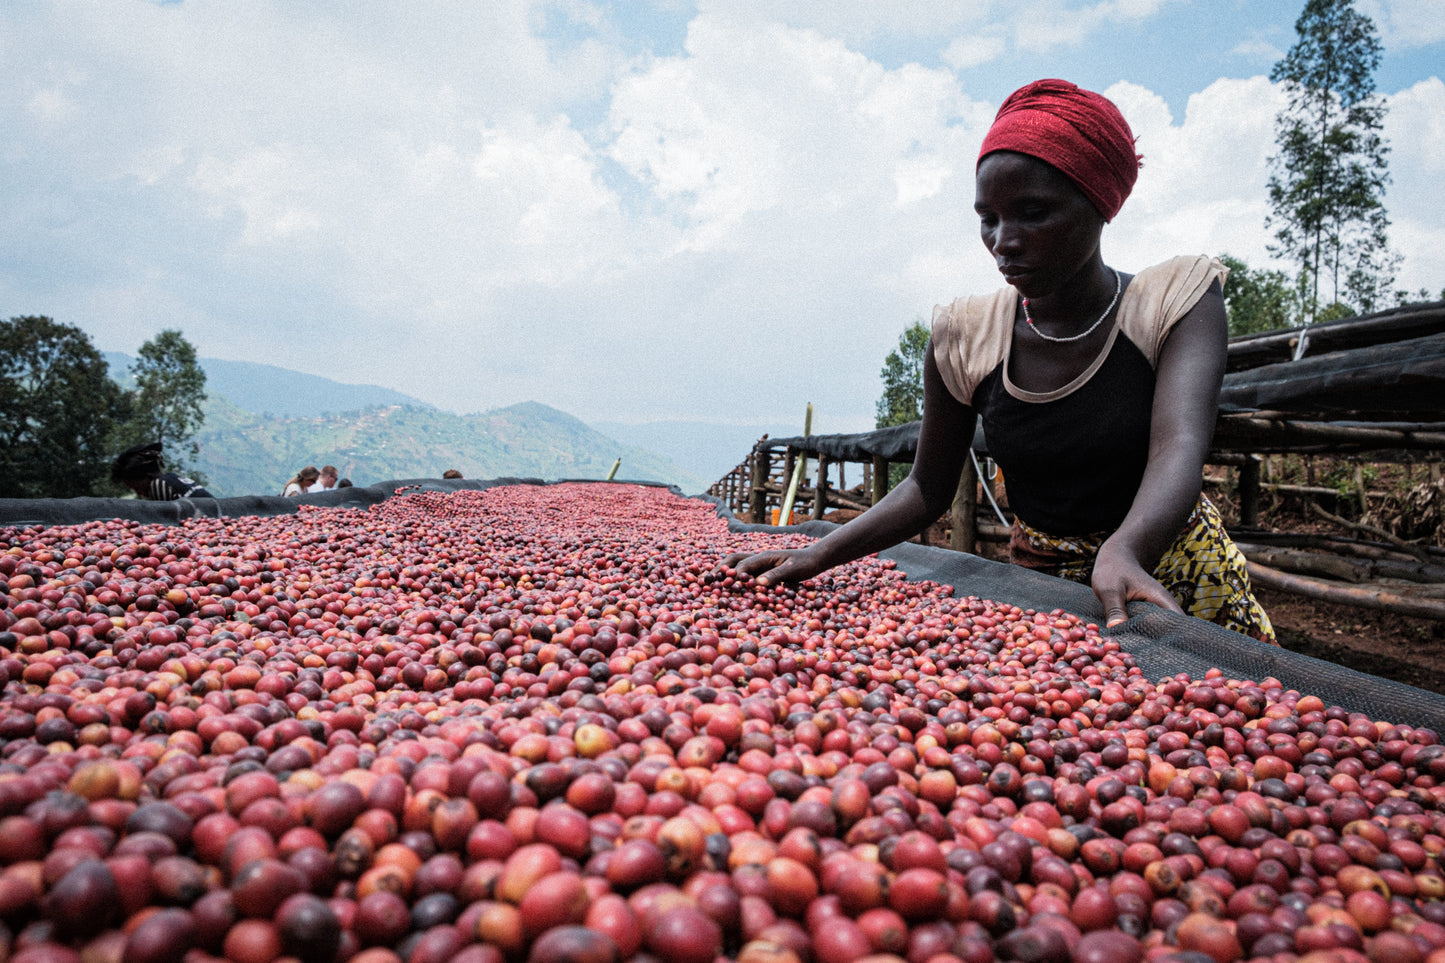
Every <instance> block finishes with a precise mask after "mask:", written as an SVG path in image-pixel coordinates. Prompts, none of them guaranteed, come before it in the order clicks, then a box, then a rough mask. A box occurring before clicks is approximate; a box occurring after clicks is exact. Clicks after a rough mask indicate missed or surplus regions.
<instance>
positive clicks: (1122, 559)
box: [1092, 539, 1184, 627]
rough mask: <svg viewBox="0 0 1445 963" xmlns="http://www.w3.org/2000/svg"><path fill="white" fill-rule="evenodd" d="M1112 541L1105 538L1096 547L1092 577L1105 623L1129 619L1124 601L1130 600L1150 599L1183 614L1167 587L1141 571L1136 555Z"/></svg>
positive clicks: (1141, 600) (1107, 624) (1116, 623)
mask: <svg viewBox="0 0 1445 963" xmlns="http://www.w3.org/2000/svg"><path fill="white" fill-rule="evenodd" d="M1112 541H1113V540H1112V539H1111V540H1109V541H1106V542H1104V544H1103V546H1102V547H1101V548H1100V549H1099V555H1098V557H1097V558H1096V559H1095V560H1094V577H1093V579H1092V583H1093V588H1094V594H1095V595H1097V596H1098V597H1099V601H1100V602H1102V603H1103V605H1104V625H1105V626H1106V627H1111V626H1115V625H1118V624H1119V623H1121V622H1126V621H1128V619H1129V613H1128V611H1126V610H1125V604H1126V603H1129V602H1153V603H1154V604H1155V605H1157V606H1159V607H1161V608H1165V609H1168V610H1169V611H1171V612H1178V613H1179V614H1180V615H1183V614H1184V609H1183V608H1181V607H1180V605H1179V602H1178V600H1177V599H1175V598H1174V596H1172V595H1170V594H1169V590H1168V589H1166V588H1165V587H1164V586H1163V585H1161V584H1160V583H1159V581H1158V580H1157V579H1155V578H1154V576H1152V575H1150V574H1149V573H1148V572H1146V571H1144V567H1143V566H1141V565H1140V564H1139V560H1138V559H1136V558H1135V557H1134V556H1133V555H1131V554H1130V553H1129V552H1128V551H1127V550H1126V549H1124V548H1122V547H1117V546H1115V545H1113V544H1111V543H1112Z"/></svg>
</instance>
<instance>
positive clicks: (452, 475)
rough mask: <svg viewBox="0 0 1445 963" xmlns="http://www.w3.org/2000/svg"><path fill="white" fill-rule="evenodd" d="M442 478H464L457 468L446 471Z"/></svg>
mask: <svg viewBox="0 0 1445 963" xmlns="http://www.w3.org/2000/svg"><path fill="white" fill-rule="evenodd" d="M442 477H443V478H461V477H462V473H461V472H459V471H457V470H456V469H455V468H448V469H447V470H446V471H444V472H442Z"/></svg>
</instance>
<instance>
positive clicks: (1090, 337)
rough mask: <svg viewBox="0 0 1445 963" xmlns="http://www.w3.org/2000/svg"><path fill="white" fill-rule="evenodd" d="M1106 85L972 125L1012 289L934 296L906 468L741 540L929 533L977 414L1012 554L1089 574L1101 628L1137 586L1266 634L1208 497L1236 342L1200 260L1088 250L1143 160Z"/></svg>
mask: <svg viewBox="0 0 1445 963" xmlns="http://www.w3.org/2000/svg"><path fill="white" fill-rule="evenodd" d="M1138 170H1139V157H1138V155H1137V154H1136V153H1135V151H1134V137H1133V134H1132V132H1131V131H1130V130H1129V125H1128V123H1127V122H1126V121H1125V120H1124V118H1123V116H1122V115H1121V114H1120V113H1119V111H1118V108H1117V107H1115V106H1114V104H1113V103H1111V102H1110V101H1109V100H1107V99H1106V98H1104V97H1102V96H1100V95H1099V94H1095V93H1092V92H1090V91H1086V90H1082V89H1080V88H1079V87H1076V86H1075V85H1073V84H1070V83H1068V82H1066V81H1062V80H1041V81H1038V82H1036V83H1033V84H1029V85H1028V86H1026V87H1023V88H1021V89H1020V90H1017V91H1015V92H1014V93H1013V94H1011V95H1010V96H1009V97H1008V99H1007V100H1005V101H1004V103H1003V106H1002V107H1000V108H999V112H998V116H997V117H996V118H995V120H994V124H993V126H992V127H991V128H990V129H989V132H988V134H987V135H986V136H985V138H984V142H983V147H982V149H981V150H980V151H979V160H978V165H977V168H976V179H975V201H974V208H975V210H976V212H977V214H978V218H979V227H980V233H981V236H982V239H983V243H984V247H985V248H987V249H988V252H989V253H990V254H991V255H992V256H993V258H994V262H995V263H996V265H997V266H998V269H999V271H1000V273H1001V274H1002V275H1003V278H1004V280H1005V281H1006V282H1007V284H1008V287H1006V288H1004V289H1002V290H1001V291H999V292H998V293H996V294H993V295H986V296H982V297H973V298H960V299H959V300H957V301H954V302H953V303H952V304H949V305H947V306H941V307H939V308H937V309H935V312H934V321H933V338H932V341H931V343H930V345H929V350H928V354H927V356H926V358H925V361H924V371H923V388H924V405H923V424H922V427H921V430H920V433H919V439H918V451H917V454H916V460H915V461H914V465H913V470H912V472H911V473H910V474H909V476H908V478H907V479H906V480H905V481H904V482H903V483H902V484H900V485H899V486H898V487H897V488H895V489H894V490H893V491H892V492H890V493H889V494H888V496H887V497H886V498H884V499H883V501H881V502H880V503H879V504H878V505H876V506H875V507H874V508H872V509H871V510H869V511H868V512H865V513H864V514H863V515H861V516H859V517H858V518H857V519H855V520H854V521H852V522H850V523H849V524H847V525H845V526H844V527H842V528H840V529H838V530H837V531H835V532H833V533H831V534H830V535H828V537H826V538H824V539H822V540H820V541H818V542H816V543H814V544H812V545H810V546H808V547H807V548H803V549H798V550H795V551H788V552H784V551H773V552H762V553H759V554H756V555H753V556H751V557H748V558H743V557H742V556H733V557H731V558H729V559H727V563H728V564H735V565H736V567H737V568H738V570H739V571H741V572H743V573H744V574H749V575H755V576H758V578H759V581H761V582H763V583H764V584H767V583H769V582H774V581H800V580H802V579H807V578H810V577H812V576H814V575H816V574H818V573H819V572H822V571H824V570H826V569H829V568H831V567H833V566H835V565H839V564H841V563H843V562H846V561H849V560H851V559H854V558H858V557H860V556H863V555H866V554H869V553H871V552H876V551H878V550H880V549H883V548H886V547H888V546H890V545H893V544H895V543H897V542H899V541H901V540H902V539H904V538H907V537H909V536H910V535H913V534H915V533H917V532H918V531H920V530H922V529H923V528H924V527H925V526H926V525H927V524H929V523H930V522H931V521H933V520H934V519H936V518H938V517H939V515H941V514H942V513H943V512H944V511H945V510H946V509H947V508H948V506H949V504H950V503H951V501H952V498H953V494H954V491H955V489H956V487H957V482H958V476H959V472H960V471H961V469H962V467H963V459H964V458H965V457H966V456H967V442H966V441H964V440H965V439H968V440H971V439H972V438H973V433H974V425H975V422H976V419H977V418H978V417H980V416H982V418H983V424H984V431H985V435H986V436H987V438H988V440H989V451H990V454H991V455H992V456H993V457H994V460H995V461H997V462H998V464H999V466H1000V467H1001V468H1002V469H1003V472H1004V475H1005V477H1006V478H1008V482H1009V498H1010V501H1011V503H1012V504H1013V508H1014V510H1015V513H1016V515H1017V517H1018V520H1017V521H1016V522H1015V525H1014V531H1013V533H1012V539H1011V544H1010V551H1009V555H1010V558H1011V560H1012V561H1014V562H1015V563H1017V564H1021V565H1026V566H1028V567H1031V568H1036V569H1040V570H1042V571H1046V572H1049V573H1051V574H1056V575H1061V576H1064V577H1066V578H1073V579H1075V580H1077V581H1083V582H1089V583H1091V584H1092V586H1093V589H1094V592H1095V594H1097V595H1098V597H1099V600H1100V602H1101V603H1102V604H1103V607H1104V613H1105V622H1106V624H1107V625H1111V626H1112V625H1117V624H1119V623H1121V622H1123V621H1125V620H1126V619H1127V617H1128V616H1127V613H1126V611H1125V603H1127V602H1131V601H1148V602H1153V603H1154V604H1156V605H1160V606H1162V607H1164V608H1167V609H1170V610H1172V611H1175V612H1188V613H1189V614H1191V615H1195V616H1198V617H1201V618H1205V619H1207V620H1209V621H1213V622H1216V623H1218V624H1220V625H1224V626H1225V627H1227V628H1230V629H1233V630H1235V631H1238V632H1242V633H1244V634H1246V635H1251V636H1253V637H1255V638H1257V639H1260V640H1262V641H1267V642H1271V643H1272V642H1273V641H1274V634H1273V630H1272V629H1271V627H1270V624H1269V618H1268V616H1267V615H1266V614H1265V612H1264V610H1263V608H1261V607H1260V605H1259V603H1258V602H1257V601H1256V600H1255V599H1254V597H1253V595H1252V594H1251V592H1250V588H1249V580H1248V576H1247V575H1246V573H1245V569H1244V558H1243V556H1242V555H1241V554H1240V552H1239V550H1238V549H1237V548H1236V547H1235V546H1234V544H1233V543H1232V542H1230V540H1229V537H1228V535H1226V534H1225V532H1224V527H1223V523H1222V522H1221V521H1220V518H1219V515H1218V513H1217V512H1216V511H1215V509H1214V507H1213V506H1212V505H1210V503H1209V502H1208V500H1207V499H1205V498H1203V497H1202V494H1201V488H1202V472H1203V465H1204V458H1205V456H1206V454H1207V453H1208V451H1209V442H1210V437H1211V435H1212V433H1213V430H1214V420H1215V417H1216V413H1217V411H1218V400H1219V388H1220V383H1221V380H1222V378H1223V376H1224V361H1225V346H1226V342H1227V340H1228V333H1227V325H1226V322H1225V315H1224V301H1223V291H1222V287H1221V283H1222V281H1223V278H1224V274H1225V270H1224V267H1223V266H1222V265H1221V264H1220V263H1219V262H1218V261H1217V260H1214V259H1212V258H1207V257H1184V258H1175V259H1173V260H1171V261H1166V262H1164V263H1163V264H1160V265H1156V266H1155V267H1152V268H1147V269H1145V270H1143V271H1141V272H1140V273H1139V274H1138V275H1129V274H1125V273H1123V272H1120V271H1118V270H1116V269H1114V268H1111V267H1109V266H1108V265H1107V264H1105V262H1104V258H1103V254H1102V252H1101V250H1100V240H1101V237H1102V234H1103V227H1104V225H1105V224H1106V223H1107V222H1108V221H1110V220H1112V219H1113V218H1114V215H1115V214H1117V213H1118V211H1119V208H1120V207H1121V206H1122V204H1123V203H1124V200H1125V198H1126V197H1128V195H1129V192H1130V190H1132V188H1133V186H1134V181H1135V179H1136V177H1137V176H1138Z"/></svg>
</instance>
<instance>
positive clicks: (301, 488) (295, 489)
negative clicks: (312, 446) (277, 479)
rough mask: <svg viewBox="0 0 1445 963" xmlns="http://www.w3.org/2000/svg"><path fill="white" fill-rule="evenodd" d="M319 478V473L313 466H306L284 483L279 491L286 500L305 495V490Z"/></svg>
mask: <svg viewBox="0 0 1445 963" xmlns="http://www.w3.org/2000/svg"><path fill="white" fill-rule="evenodd" d="M320 477H321V472H320V470H319V469H317V467H316V466H315V465H307V466H306V467H305V468H303V469H301V470H300V471H299V472H297V473H296V474H295V476H293V477H292V479H291V480H290V481H288V482H287V483H286V487H285V488H283V489H281V494H282V495H284V496H285V497H287V498H292V497H295V496H297V495H304V494H306V490H307V489H308V488H310V487H311V486H312V485H314V484H316V479H318V478H320Z"/></svg>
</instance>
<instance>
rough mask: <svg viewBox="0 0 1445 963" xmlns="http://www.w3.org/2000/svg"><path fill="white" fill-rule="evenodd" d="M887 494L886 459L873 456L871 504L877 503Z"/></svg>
mask: <svg viewBox="0 0 1445 963" xmlns="http://www.w3.org/2000/svg"><path fill="white" fill-rule="evenodd" d="M886 494H888V459H886V458H884V457H882V456H881V455H874V456H873V504H875V505H877V504H878V503H879V502H881V501H882V500H883V496H884V495H886Z"/></svg>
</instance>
